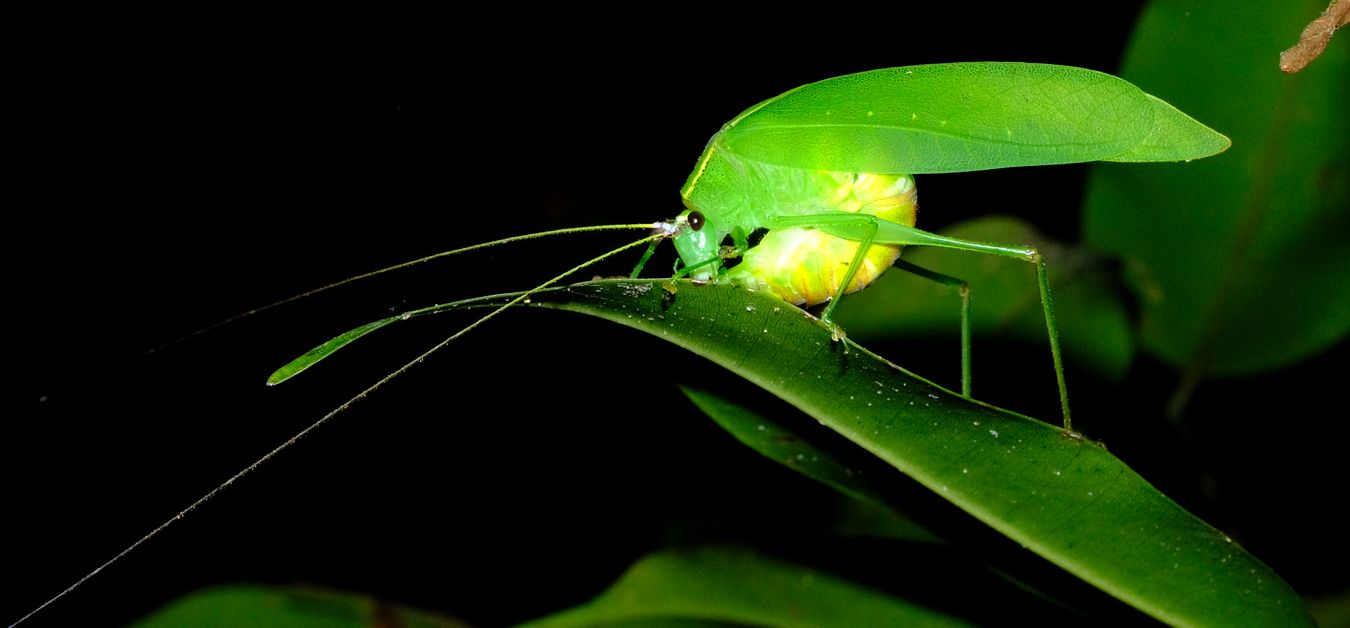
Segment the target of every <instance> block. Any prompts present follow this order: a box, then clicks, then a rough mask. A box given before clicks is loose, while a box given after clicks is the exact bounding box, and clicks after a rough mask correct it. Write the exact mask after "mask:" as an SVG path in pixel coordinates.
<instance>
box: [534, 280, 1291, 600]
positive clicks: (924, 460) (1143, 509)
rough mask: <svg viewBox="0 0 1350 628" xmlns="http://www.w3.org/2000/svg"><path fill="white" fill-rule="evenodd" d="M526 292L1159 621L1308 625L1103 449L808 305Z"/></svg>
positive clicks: (678, 294) (712, 292)
mask: <svg viewBox="0 0 1350 628" xmlns="http://www.w3.org/2000/svg"><path fill="white" fill-rule="evenodd" d="M532 298H533V301H534V304H535V305H540V306H546V307H554V308H560V309H567V310H572V311H577V312H582V313H586V314H591V315H594V316H599V317H601V318H605V319H608V320H612V321H614V322H618V323H621V324H624V325H628V326H630V327H634V328H637V329H641V330H644V331H647V332H648V333H651V334H654V335H656V336H658V337H661V338H665V339H667V340H669V341H670V342H673V343H675V344H677V345H680V346H683V347H686V348H688V349H690V350H692V351H695V352H697V353H699V354H700V355H702V356H704V357H706V358H708V359H710V360H712V361H713V362H716V363H717V364H720V365H722V366H724V367H726V368H728V369H730V370H732V371H733V372H735V373H737V374H739V375H741V376H742V377H744V378H746V379H748V380H750V381H751V382H754V383H755V384H757V385H759V386H761V387H763V388H765V389H766V390H768V391H770V392H772V393H773V394H775V395H777V396H779V397H781V398H782V399H784V400H786V401H787V402H789V403H791V404H793V405H794V406H796V407H798V408H800V409H801V410H803V411H804V412H806V413H807V414H809V415H810V416H812V417H814V418H816V419H817V420H819V421H821V422H822V423H824V424H825V425H827V426H829V427H830V428H832V429H834V430H835V431H837V432H839V433H840V434H842V435H844V436H845V437H847V438H848V439H850V440H852V441H853V442H855V443H857V444H858V445H860V446H861V447H863V448H865V449H866V450H868V451H870V452H872V453H873V454H875V455H876V456H878V457H880V458H881V459H883V460H884V461H886V462H887V463H889V464H890V465H892V466H894V467H895V468H896V469H898V470H900V471H902V472H904V473H906V474H908V475H909V476H910V477H912V478H913V479H915V480H917V481H918V482H919V483H921V484H923V485H925V486H927V487H928V488H929V489H931V490H933V491H935V492H936V493H937V494H939V495H940V496H942V497H943V498H945V499H947V500H949V501H951V502H952V503H954V504H955V505H957V506H958V507H960V508H962V509H963V510H965V511H966V512H968V513H970V514H971V515H972V516H974V517H976V518H977V519H979V520H980V521H983V522H984V523H986V524H988V525H990V526H992V527H993V528H994V529H996V530H998V531H999V532H1001V533H1002V534H1004V535H1006V536H1008V537H1010V538H1011V539H1013V540H1014V541H1016V542H1018V543H1020V544H1022V545H1024V546H1025V547H1027V548H1028V549H1030V550H1031V551H1033V552H1036V553H1037V554H1040V555H1041V556H1043V557H1045V558H1047V559H1049V560H1050V561H1051V562H1053V563H1055V564H1057V565H1059V566H1061V567H1062V568H1064V569H1065V570H1067V571H1069V572H1070V573H1073V574H1075V575H1076V576H1078V577H1079V578H1081V579H1083V580H1086V581H1087V582H1089V583H1091V584H1094V585H1095V586H1097V587H1099V588H1101V589H1102V590H1104V591H1106V592H1108V593H1110V594H1112V595H1114V596H1116V597H1118V598H1120V599H1122V600H1124V601H1126V602H1127V603H1129V604H1131V605H1134V606H1135V607H1137V608H1139V609H1141V610H1143V611H1144V612H1146V613H1149V614H1151V615H1153V616H1155V617H1157V618H1159V619H1161V620H1163V621H1167V622H1170V623H1174V624H1178V625H1237V624H1264V625H1284V626H1292V625H1307V623H1308V617H1307V615H1306V613H1305V612H1304V610H1303V607H1302V603H1301V601H1300V600H1299V598H1298V596H1297V595H1296V594H1295V593H1294V592H1293V591H1292V590H1291V589H1290V588H1289V587H1288V585H1286V584H1285V583H1284V582H1283V581H1282V580H1280V578H1279V577H1278V576H1277V575H1275V574H1274V573H1273V572H1272V571H1271V570H1270V569H1269V568H1268V567H1266V566H1265V565H1263V564H1261V562H1260V561H1258V560H1257V559H1256V558H1254V557H1252V556H1251V555H1250V554H1248V553H1247V552H1245V551H1243V550H1242V549H1241V548H1240V547H1238V546H1237V545H1236V544H1234V543H1233V541H1232V539H1230V538H1228V537H1227V536H1225V535H1223V534H1221V533H1219V532H1218V531H1217V530H1214V529H1213V528H1212V527H1210V526H1209V525H1207V524H1205V523H1204V522H1203V521H1200V520H1199V519H1197V518H1196V517H1195V516H1193V515H1191V514H1190V513H1188V512H1186V511H1185V510H1183V509H1182V508H1180V507H1179V506H1177V505H1176V504H1175V503H1174V502H1172V501H1171V500H1170V499H1168V498H1167V497H1166V496H1164V495H1162V494H1161V493H1159V492H1158V490H1157V489H1155V488H1153V487H1152V486H1150V485H1149V484H1148V483H1147V482H1146V481H1144V479H1143V478H1141V477H1139V476H1138V475H1137V474H1136V473H1134V472H1133V471H1132V470H1130V469H1129V467H1127V466H1126V465H1125V464H1124V463H1123V462H1121V461H1120V460H1119V459H1117V458H1115V457H1114V456H1112V455H1111V454H1109V453H1107V451H1106V450H1105V449H1103V448H1102V447H1100V446H1097V445H1095V444H1093V443H1091V442H1089V441H1086V440H1083V439H1081V438H1071V437H1069V436H1066V435H1065V434H1064V433H1063V432H1061V431H1060V430H1059V429H1057V428H1055V427H1053V426H1050V425H1047V424H1045V423H1042V422H1040V421H1036V420H1033V419H1030V418H1027V417H1024V416H1020V415H1016V414H1013V413H1010V412H1007V411H1003V410H1000V409H997V408H993V407H990V406H987V405H984V404H981V403H977V402H971V401H967V400H964V399H962V398H960V397H959V396H957V395H955V394H953V393H951V392H949V391H947V390H944V389H942V388H939V387H937V386H935V385H933V384H931V383H929V382H927V381H925V380H923V379H920V378H918V377H916V376H914V375H912V374H910V373H908V372H906V371H904V370H903V369H901V368H900V367H898V366H896V365H894V364H891V363H890V362H887V361H886V360H884V359H882V358H880V357H878V356H875V355H873V354H871V353H869V352H867V351H866V350H865V349H863V348H862V347H859V346H857V345H856V344H854V343H852V342H848V341H844V343H839V342H834V341H832V340H831V337H830V332H829V331H827V330H826V329H824V328H823V327H822V326H821V325H819V324H818V322H817V321H815V320H814V319H813V318H812V317H810V316H809V315H808V314H806V313H805V312H803V311H802V310H800V309H798V308H795V307H792V306H789V305H786V304H784V303H783V302H781V301H778V300H776V299H773V298H772V297H768V296H764V295H759V294H755V293H750V292H746V291H744V290H740V289H737V288H734V287H730V286H718V285H711V286H700V285H694V284H692V283H691V282H687V281H681V282H675V283H673V284H672V283H668V282H662V281H602V282H591V283H584V284H578V285H576V286H571V287H568V288H563V289H552V290H548V291H541V292H539V293H536V294H535V295H533V297H532ZM845 346H847V348H848V351H847V353H844V351H843V349H844V348H845Z"/></svg>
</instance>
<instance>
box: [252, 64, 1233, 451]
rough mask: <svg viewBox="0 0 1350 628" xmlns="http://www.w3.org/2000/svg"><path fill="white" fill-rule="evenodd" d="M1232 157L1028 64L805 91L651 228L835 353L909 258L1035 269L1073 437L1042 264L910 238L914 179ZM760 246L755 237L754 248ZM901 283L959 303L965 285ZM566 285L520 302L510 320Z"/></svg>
mask: <svg viewBox="0 0 1350 628" xmlns="http://www.w3.org/2000/svg"><path fill="white" fill-rule="evenodd" d="M1228 144H1229V142H1228V139H1227V138H1225V137H1224V136H1222V135H1220V134H1218V133H1216V132H1214V131H1212V130H1211V129H1209V128H1208V127H1205V126H1204V125H1202V124H1200V123H1198V122H1196V121H1194V120H1193V119H1191V118H1189V117H1187V116H1186V115H1185V114H1183V113H1181V112H1179V111H1177V110H1176V109H1175V108H1173V107H1171V106H1170V105H1168V104H1167V103H1165V102H1163V101H1161V100H1159V99H1157V98H1154V97H1152V96H1150V95H1148V94H1145V93H1144V92H1143V91H1141V90H1139V88H1137V87H1135V86H1133V85H1131V84H1130V83H1128V82H1126V81H1124V80H1122V79H1119V78H1116V77H1113V76H1110V75H1107V74H1102V73H1100V72H1095V71H1091V70H1085V69H1080V68H1070V67H1063V66H1052V65H1040V64H1025V63H955V64H938V65H926V66H914V67H901V68H889V69H882V70H873V71H870V72H862V73H859V74H851V75H847V76H841V77H836V78H832V79H827V80H824V81H820V82H816V83H812V84H809V85H805V86H802V87H799V88H797V89H794V90H792V91H789V92H787V93H785V94H782V95H780V96H777V97H774V98H771V99H769V100H766V101H764V102H762V103H760V104H758V105H756V106H754V107H751V108H750V109H748V110H746V111H745V112H743V113H741V114H740V115H739V116H737V117H736V118H735V119H733V120H732V121H730V122H728V123H727V124H726V125H724V126H723V128H722V129H721V130H720V131H718V132H717V133H716V134H715V135H714V136H713V137H712V139H711V140H710V141H709V142H708V145H707V148H705V149H704V152H703V154H702V155H701V156H700V157H699V160H698V162H697V164H696V165H695V168H694V171H693V172H692V173H691V174H690V176H689V179H688V181H686V183H685V185H684V187H683V189H682V190H681V197H682V198H683V200H684V204H685V206H686V208H687V209H686V210H685V211H684V212H683V213H681V214H680V215H679V216H677V217H676V218H675V219H674V220H672V221H670V222H667V223H658V224H657V225H656V227H657V231H658V234H657V236H658V237H659V236H665V237H668V238H670V239H671V240H672V241H673V243H674V246H675V248H676V250H677V251H678V252H679V255H680V259H681V261H682V262H683V264H684V268H683V269H682V270H681V271H680V272H679V274H680V275H689V276H690V277H692V278H693V279H694V280H696V281H702V282H711V281H720V282H730V283H733V284H736V285H740V286H743V287H746V288H748V289H751V290H755V291H760V292H767V293H772V294H775V295H777V296H779V297H781V298H783V299H785V300H787V301H789V302H791V303H793V304H794V305H801V306H813V305H819V304H827V305H826V306H825V308H824V311H823V312H822V314H821V317H820V318H821V322H822V324H824V325H826V326H828V327H830V328H831V330H832V331H834V332H835V334H836V337H838V334H839V333H840V332H841V330H839V329H838V328H837V326H835V325H834V323H833V322H832V320H831V315H832V313H833V312H834V308H835V307H836V306H837V305H838V303H839V299H840V297H842V296H843V295H844V294H846V293H849V292H854V291H857V290H860V289H862V288H864V287H866V286H867V285H868V284H870V283H871V282H872V281H873V280H875V279H876V278H877V277H879V276H880V275H881V273H883V272H885V271H886V269H888V268H890V267H891V266H892V264H894V263H896V262H897V260H898V259H899V255H900V249H901V247H903V246H905V245H919V246H940V247H948V248H954V249H961V250H966V251H971V252H976V253H985V254H992V255H1000V256H1007V257H1013V258H1017V259H1022V260H1026V261H1028V262H1032V263H1034V264H1036V272H1037V277H1038V283H1039V286H1040V292H1041V302H1042V306H1043V309H1044V314H1045V321H1046V327H1047V333H1048V336H1049V342H1050V349H1051V354H1052V356H1053V360H1054V368H1055V374H1056V379H1057V382H1058V386H1059V395H1060V405H1061V408H1062V410H1063V414H1064V428H1065V429H1066V430H1069V431H1071V430H1072V423H1071V419H1070V412H1069V403H1068V392H1067V388H1066V385H1065V382H1064V369H1063V363H1062V360H1061V358H1060V349H1059V337H1058V333H1057V331H1056V328H1055V318H1054V310H1053V306H1052V302H1051V297H1050V286H1049V281H1048V279H1047V276H1046V268H1045V260H1044V258H1043V257H1042V256H1041V255H1040V253H1039V252H1038V251H1036V250H1035V249H1034V248H1031V247H1027V246H1017V245H1003V244H989V243H980V242H970V241H965V240H958V239H954V238H949V237H944V236H940V235H937V234H933V233H928V232H925V231H921V230H919V229H915V228H914V222H915V212H916V209H917V200H916V195H915V185H914V179H913V177H912V175H914V174H923V173H942V172H963V171H971V170H984V169H992V168H1007V167H1014V166H1031V165H1048V164H1065V163H1074V162H1083V161H1097V160H1110V161H1126V162H1128V161H1177V160H1189V159H1196V158H1200V157H1205V156H1209V155H1213V154H1215V153H1218V152H1220V151H1222V150H1224V149H1225V148H1227V147H1228ZM757 232H764V233H763V237H762V239H761V240H760V241H758V242H756V243H754V244H752V243H751V239H752V238H751V236H752V235H756V234H757ZM652 246H655V242H653V243H652ZM615 252H617V251H614V252H611V253H607V254H606V255H604V256H601V257H602V258H603V257H608V256H609V255H611V254H613V253H615ZM648 255H650V247H649V251H648ZM597 259H599V258H597ZM646 259H647V258H646V257H644V258H643V262H640V263H639V265H638V268H637V269H635V270H634V272H633V276H634V277H636V276H637V275H638V273H639V272H640V271H641V268H642V264H643V263H645V261H646ZM728 262H732V263H734V265H732V264H729V263H728ZM736 262H739V263H736ZM589 263H590V262H588V263H587V265H588V264H589ZM583 266H584V265H583ZM902 267H904V268H906V269H907V270H911V271H913V272H917V273H920V274H923V275H924V276H928V277H931V278H933V279H935V280H938V281H943V282H945V283H949V284H951V285H953V286H956V287H959V286H960V285H961V283H962V282H961V281H960V280H959V279H954V278H949V277H945V276H942V275H940V274H937V273H931V272H928V271H925V270H923V269H919V268H916V267H913V266H910V265H902ZM574 270H575V269H574ZM571 272H573V271H569V272H568V273H565V274H564V275H562V276H559V277H558V278H555V279H554V280H551V281H549V282H546V283H545V284H542V285H540V286H538V287H536V288H535V289H534V290H531V291H529V292H525V293H522V294H521V295H519V297H518V298H517V299H515V300H512V301H511V302H510V303H509V304H508V306H509V305H515V304H517V303H519V302H521V301H524V300H525V299H526V298H527V297H528V295H529V294H530V293H531V292H534V291H536V290H539V289H542V288H544V287H546V286H548V285H551V284H552V283H554V282H555V281H558V280H561V279H562V277H564V276H566V275H567V274H570V273H571ZM962 299H963V302H964V303H965V306H964V307H963V308H962V314H961V317H962V327H961V328H962V350H961V355H962V393H963V394H964V395H965V396H967V397H969V396H970V394H971V390H970V366H969V365H970V317H969V295H968V293H967V292H966V291H964V290H962ZM457 306H458V305H457V304H452V305H450V306H448V307H457ZM445 307H447V306H437V307H432V308H426V309H424V310H418V311H416V312H411V313H407V314H402V315H398V316H393V317H389V318H387V319H383V320H381V321H376V322H374V323H370V324H368V325H365V326H362V327H360V328H357V329H355V330H353V331H351V332H348V333H347V334H343V335H342V336H339V337H338V338H335V339H334V340H332V341H330V342H328V343H325V344H324V345H322V346H320V347H319V348H317V349H315V350H314V351H311V352H310V353H308V354H306V355H305V356H302V357H301V358H299V359H297V360H296V361H294V362H292V363H290V364H288V365H286V366H285V367H283V368H282V369H280V370H278V371H277V373H276V374H274V375H273V376H272V378H271V379H270V380H269V383H273V384H276V383H280V382H282V381H285V380H286V379H288V378H289V377H291V376H293V375H295V374H297V373H299V372H300V371H302V370H304V369H305V368H308V367H309V366H310V365H312V364H314V363H315V362H317V361H318V360H320V359H322V358H324V357H326V356H328V355H330V354H331V353H332V352H333V351H336V350H337V349H339V348H341V347H342V346H345V345H346V344H347V343H349V342H351V341H352V340H354V339H356V338H359V337H361V336H363V335H365V334H367V333H369V332H371V331H374V330H375V329H379V328H381V327H384V326H385V325H387V324H390V323H393V322H395V321H397V320H402V319H404V318H408V317H410V316H414V315H421V314H428V313H433V312H436V311H441V310H442V309H445ZM505 307H507V306H502V308H499V309H498V310H497V311H494V312H493V313H491V314H488V315H487V316H485V317H484V318H483V319H480V320H479V321H478V322H481V321H482V320H486V319H487V318H488V317H491V316H493V315H495V314H496V313H497V312H499V311H501V309H504V308H505ZM478 322H475V323H473V324H472V325H470V327H469V328H466V329H464V330H462V331H461V332H460V333H461V334H462V333H464V332H466V331H468V330H469V329H471V328H472V327H473V326H476V325H477V324H478ZM456 335H457V336H458V335H459V334H456Z"/></svg>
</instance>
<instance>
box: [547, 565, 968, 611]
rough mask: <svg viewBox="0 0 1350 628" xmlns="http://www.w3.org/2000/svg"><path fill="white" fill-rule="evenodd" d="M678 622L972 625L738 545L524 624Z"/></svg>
mask: <svg viewBox="0 0 1350 628" xmlns="http://www.w3.org/2000/svg"><path fill="white" fill-rule="evenodd" d="M678 620H697V621H704V622H726V623H733V624H737V625H753V626H804V627H805V626H964V625H968V624H967V623H966V622H964V621H961V620H958V619H956V618H954V617H951V616H949V615H945V614H942V613H939V612H937V611H934V610H931V609H928V608H925V607H922V606H918V605H915V604H911V603H909V602H906V601H904V600H900V599H897V598H893V597H890V596H887V595H885V594H883V593H880V592H878V591H875V590H872V589H869V588H866V587H862V586H859V585H856V584H853V583H851V582H848V581H846V580H843V579H840V578H837V577H835V576H832V575H830V574H828V573H825V572H821V571H818V570H815V569H809V568H806V567H801V566H798V565H794V564H791V563H787V562H782V561H777V560H773V559H769V558H765V557H763V556H760V555H757V554H755V553H752V552H750V551H748V550H745V549H739V548H734V547H706V548H697V549H693V550H684V551H667V552H661V553H658V554H653V555H651V556H648V557H646V558H644V559H642V560H640V561H638V562H637V563H636V564H634V565H633V566H632V567H631V568H630V569H629V570H628V572H627V573H625V574H624V575H623V577H621V578H620V579H619V581H618V582H616V583H614V585H613V586H611V587H610V588H609V589H608V590H606V591H605V592H604V593H602V594H600V596H599V597H597V598H595V599H594V600H591V601H590V602H588V603H586V604H583V605H581V606H578V607H576V608H573V609H571V610H568V611H564V612H562V613H558V614H555V615H551V616H549V617H544V618H541V619H538V620H536V621H533V622H529V623H527V624H524V625H525V626H530V627H532V628H543V627H550V628H557V627H561V626H613V625H648V624H647V622H649V621H665V622H670V623H672V624H674V623H676V622H677V621H678Z"/></svg>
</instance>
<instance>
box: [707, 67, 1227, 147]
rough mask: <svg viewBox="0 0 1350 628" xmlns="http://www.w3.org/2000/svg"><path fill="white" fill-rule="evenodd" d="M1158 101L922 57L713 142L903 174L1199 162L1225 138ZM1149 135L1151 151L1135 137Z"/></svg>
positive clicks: (773, 106) (1034, 70) (791, 104)
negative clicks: (1109, 162) (1106, 162)
mask: <svg viewBox="0 0 1350 628" xmlns="http://www.w3.org/2000/svg"><path fill="white" fill-rule="evenodd" d="M1159 102H1160V101H1157V99H1153V98H1150V97H1149V96H1148V95H1147V94H1145V93H1144V92H1142V91H1140V90H1139V88H1137V87H1135V86H1134V85H1131V84H1130V83H1128V82H1126V81H1124V80H1122V79H1120V78H1117V77H1114V76H1111V75H1109V74H1103V73H1101V72H1095V71H1092V70H1087V69H1083V68H1074V67H1067V66H1058V65H1046V64H1035V63H946V64H933V65H920V66H910V67H900V68H886V69H881V70H873V71H870V72H860V73H858V74H850V75H847V76H840V77H835V78H831V79H826V80H823V81H819V82H816V83H811V84H809V85H804V86H802V87H798V88H797V89H794V90H792V91H789V92H787V93H785V94H782V95H781V96H778V97H776V98H772V99H769V100H767V101H764V102H763V103H760V104H759V105H756V106H755V107H752V108H750V109H748V110H747V111H745V112H744V113H742V114H741V115H740V116H738V117H737V118H736V119H735V120H732V121H731V122H730V123H728V124H727V126H726V127H725V128H724V130H723V131H722V133H721V134H720V136H719V139H718V140H717V141H718V142H719V143H720V144H721V145H722V146H724V147H726V148H727V149H728V150H729V151H730V152H731V153H733V154H735V155H738V156H740V157H745V158H749V159H752V160H756V161H761V162H765V163H771V164H777V165H781V166H793V167H798V168H811V169H822V170H837V171H846V172H891V173H908V174H920V173H934V172H966V171H971V170H987V169H992V168H1010V167H1015V166H1035V165H1047V164H1065V163H1078V162H1086V161H1096V160H1100V159H1110V158H1113V157H1116V156H1122V155H1124V156H1132V157H1133V158H1134V159H1135V160H1139V159H1148V160H1152V159H1154V158H1162V159H1198V158H1200V157H1205V156H1208V155H1211V154H1213V153H1214V152H1217V151H1219V150H1222V149H1223V146H1224V144H1223V142H1222V140H1221V138H1222V136H1220V135H1218V134H1217V133H1215V132H1214V131H1212V130H1210V129H1208V128H1206V127H1205V126H1204V125H1202V124H1200V123H1198V122H1196V121H1194V120H1192V119H1190V118H1188V117H1186V116H1185V115H1184V114H1180V112H1175V110H1174V109H1171V108H1170V107H1165V106H1164V107H1159V106H1157V104H1156V103H1159ZM1163 104H1164V105H1165V103H1163ZM1171 112H1175V115H1173V114H1172V113H1171ZM1159 115H1161V116H1163V118H1162V119H1161V120H1155V117H1158V116H1159ZM1146 141H1147V142H1148V144H1149V146H1151V147H1152V148H1148V149H1145V148H1144V147H1141V146H1140V145H1141V144H1142V143H1144V142H1146Z"/></svg>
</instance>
